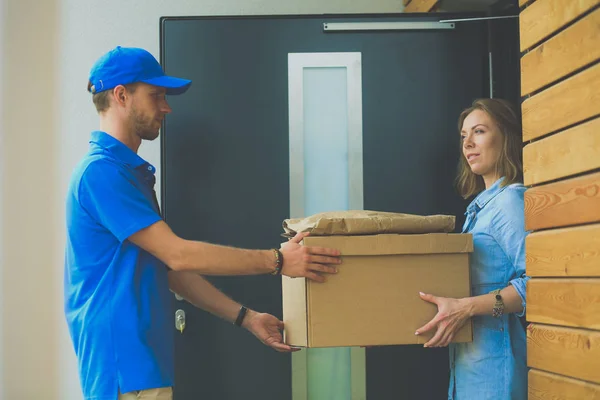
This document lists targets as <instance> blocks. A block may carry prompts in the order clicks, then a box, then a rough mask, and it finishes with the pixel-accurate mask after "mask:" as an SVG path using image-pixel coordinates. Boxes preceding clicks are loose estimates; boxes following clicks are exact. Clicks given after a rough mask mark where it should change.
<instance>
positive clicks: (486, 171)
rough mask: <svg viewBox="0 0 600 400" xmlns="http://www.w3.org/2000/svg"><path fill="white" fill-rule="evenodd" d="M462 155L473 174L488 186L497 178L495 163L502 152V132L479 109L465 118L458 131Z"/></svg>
mask: <svg viewBox="0 0 600 400" xmlns="http://www.w3.org/2000/svg"><path fill="white" fill-rule="evenodd" d="M460 136H461V139H462V151H463V156H464V157H465V159H466V160H467V163H468V164H469V166H470V167H471V171H473V173H474V174H476V175H480V176H482V177H483V180H484V182H485V187H486V188H489V187H490V186H491V185H492V184H493V183H494V182H496V180H497V179H498V178H500V177H499V176H497V170H496V165H497V163H498V160H499V159H500V154H501V152H502V142H503V140H502V139H503V138H502V133H501V132H500V129H499V128H498V126H497V125H496V123H495V122H494V120H493V119H492V118H491V117H490V116H489V115H488V114H487V113H486V112H485V111H481V110H474V111H473V112H471V113H470V114H469V115H467V117H466V118H465V120H464V122H463V126H462V129H461V132H460Z"/></svg>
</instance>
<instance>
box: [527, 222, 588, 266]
mask: <svg viewBox="0 0 600 400" xmlns="http://www.w3.org/2000/svg"><path fill="white" fill-rule="evenodd" d="M525 254H526V256H525V257H526V264H527V275H528V276H531V277H600V224H594V225H585V226H578V227H574V228H563V229H553V230H549V231H543V232H534V233H531V234H529V235H528V236H527V238H526V239H525Z"/></svg>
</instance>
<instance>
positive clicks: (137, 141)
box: [100, 116, 142, 153]
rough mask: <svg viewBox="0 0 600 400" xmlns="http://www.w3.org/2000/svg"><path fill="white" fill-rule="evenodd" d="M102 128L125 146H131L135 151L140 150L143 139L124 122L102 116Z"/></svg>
mask: <svg viewBox="0 0 600 400" xmlns="http://www.w3.org/2000/svg"><path fill="white" fill-rule="evenodd" d="M100 130H101V131H103V132H106V133H108V134H109V135H110V136H112V137H114V138H115V139H117V140H118V141H120V142H121V143H123V144H124V145H125V146H127V147H129V148H130V149H131V150H133V151H134V152H135V153H137V152H138V149H139V147H140V145H141V144H142V139H141V138H140V137H139V136H138V135H136V134H135V132H133V130H132V129H130V128H129V127H127V126H124V125H123V124H122V123H118V122H115V121H113V120H111V119H110V118H108V117H106V116H104V117H103V116H101V117H100Z"/></svg>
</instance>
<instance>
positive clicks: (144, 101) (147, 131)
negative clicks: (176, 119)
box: [129, 83, 171, 140]
mask: <svg viewBox="0 0 600 400" xmlns="http://www.w3.org/2000/svg"><path fill="white" fill-rule="evenodd" d="M166 92H167V91H166V89H165V88H162V87H158V86H153V85H148V84H146V83H140V84H139V85H137V88H136V90H135V92H133V95H132V99H131V104H130V109H129V118H130V122H131V124H132V125H133V128H134V131H135V132H136V134H137V135H138V136H139V137H140V139H142V140H154V139H156V138H157V137H158V132H159V130H160V127H161V124H162V120H163V118H164V117H165V115H167V114H168V113H170V112H171V107H170V106H169V104H168V103H167V99H166V98H165V95H166Z"/></svg>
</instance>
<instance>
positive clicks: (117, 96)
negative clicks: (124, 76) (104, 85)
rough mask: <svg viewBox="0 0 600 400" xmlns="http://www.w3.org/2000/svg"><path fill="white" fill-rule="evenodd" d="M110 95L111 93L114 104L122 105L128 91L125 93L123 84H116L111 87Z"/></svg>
mask: <svg viewBox="0 0 600 400" xmlns="http://www.w3.org/2000/svg"><path fill="white" fill-rule="evenodd" d="M112 95H113V100H114V101H115V104H117V105H118V106H121V107H124V106H125V103H126V101H127V96H128V95H129V93H127V89H126V88H125V86H123V85H118V86H116V87H115V88H114V89H113V93H112Z"/></svg>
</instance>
